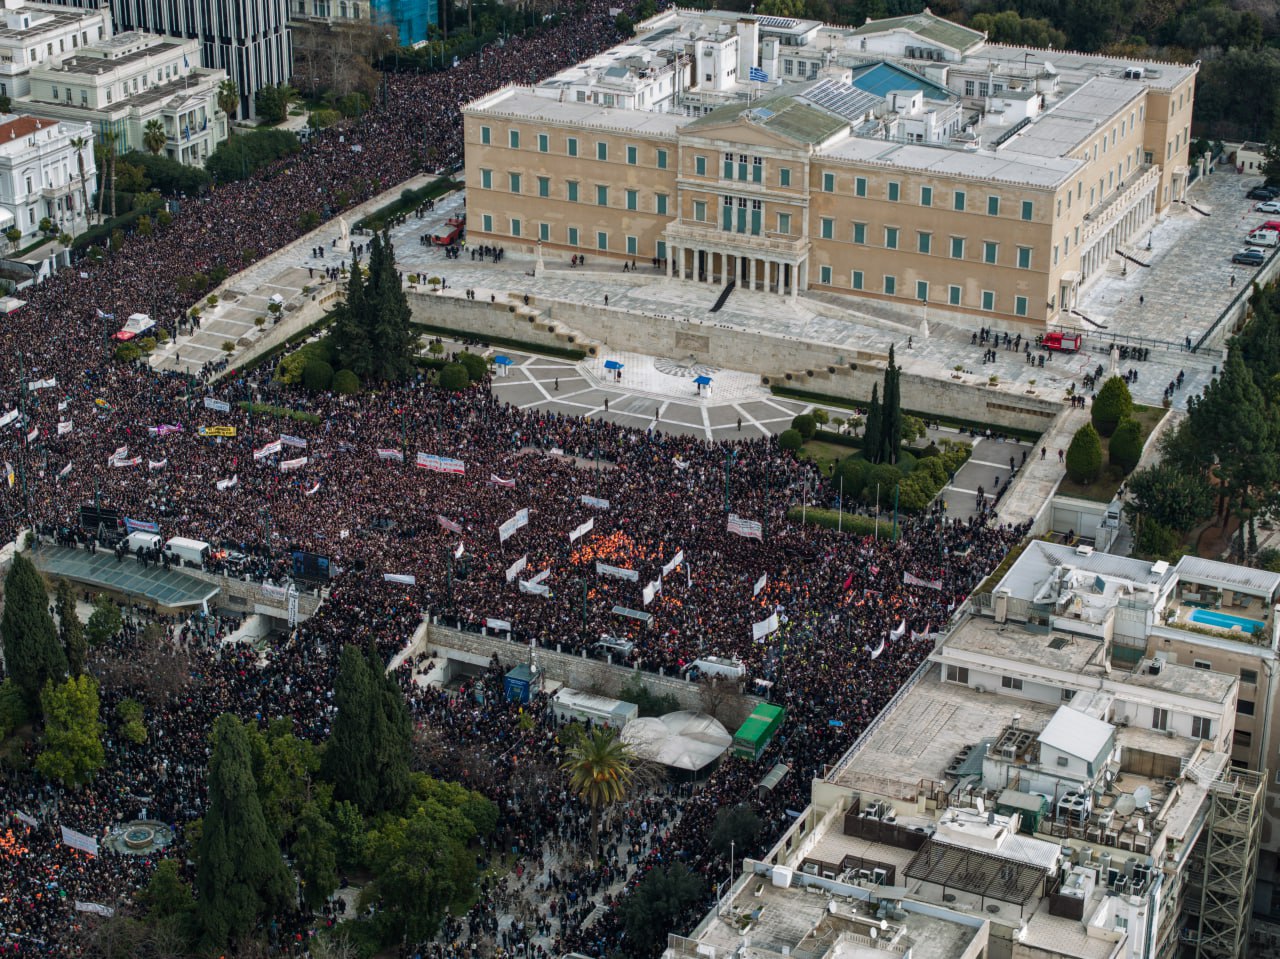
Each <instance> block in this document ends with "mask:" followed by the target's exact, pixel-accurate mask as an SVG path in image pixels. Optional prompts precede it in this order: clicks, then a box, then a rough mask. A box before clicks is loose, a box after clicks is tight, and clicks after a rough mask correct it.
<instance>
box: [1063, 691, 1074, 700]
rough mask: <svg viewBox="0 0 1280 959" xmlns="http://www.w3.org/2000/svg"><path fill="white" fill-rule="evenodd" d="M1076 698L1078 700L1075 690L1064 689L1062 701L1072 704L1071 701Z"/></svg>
mask: <svg viewBox="0 0 1280 959" xmlns="http://www.w3.org/2000/svg"><path fill="white" fill-rule="evenodd" d="M1075 698H1076V691H1075V690H1074V689H1064V690H1063V691H1062V701H1063V702H1064V703H1069V702H1071V700H1073V699H1075Z"/></svg>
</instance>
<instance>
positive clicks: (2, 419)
mask: <svg viewBox="0 0 1280 959" xmlns="http://www.w3.org/2000/svg"><path fill="white" fill-rule="evenodd" d="M17 418H18V411H17V410H10V411H9V412H8V413H5V414H4V416H0V429H3V428H4V427H6V426H8V425H9V424H10V423H12V422H14V420H16V419H17Z"/></svg>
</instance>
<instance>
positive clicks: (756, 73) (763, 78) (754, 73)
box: [747, 67, 769, 83]
mask: <svg viewBox="0 0 1280 959" xmlns="http://www.w3.org/2000/svg"><path fill="white" fill-rule="evenodd" d="M747 79H748V80H750V81H751V82H752V83H768V82H769V74H767V73H765V72H764V71H763V70H761V69H760V68H759V67H752V68H751V69H750V70H749V71H748V77H747Z"/></svg>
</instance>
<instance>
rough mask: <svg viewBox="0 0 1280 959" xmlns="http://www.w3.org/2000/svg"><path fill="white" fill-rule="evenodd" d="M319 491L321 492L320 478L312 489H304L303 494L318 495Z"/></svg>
mask: <svg viewBox="0 0 1280 959" xmlns="http://www.w3.org/2000/svg"><path fill="white" fill-rule="evenodd" d="M318 492H320V481H319V480H316V485H315V486H313V487H311V489H307V490H303V491H302V495H303V496H315V495H316V493H318Z"/></svg>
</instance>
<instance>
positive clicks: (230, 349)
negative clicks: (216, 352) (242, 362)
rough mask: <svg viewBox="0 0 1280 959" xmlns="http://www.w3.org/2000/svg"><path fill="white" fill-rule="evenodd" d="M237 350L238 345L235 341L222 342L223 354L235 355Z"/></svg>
mask: <svg viewBox="0 0 1280 959" xmlns="http://www.w3.org/2000/svg"><path fill="white" fill-rule="evenodd" d="M235 349H236V344H235V341H234V340H223V341H222V352H223V353H227V354H231V353H234V352H235Z"/></svg>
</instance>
